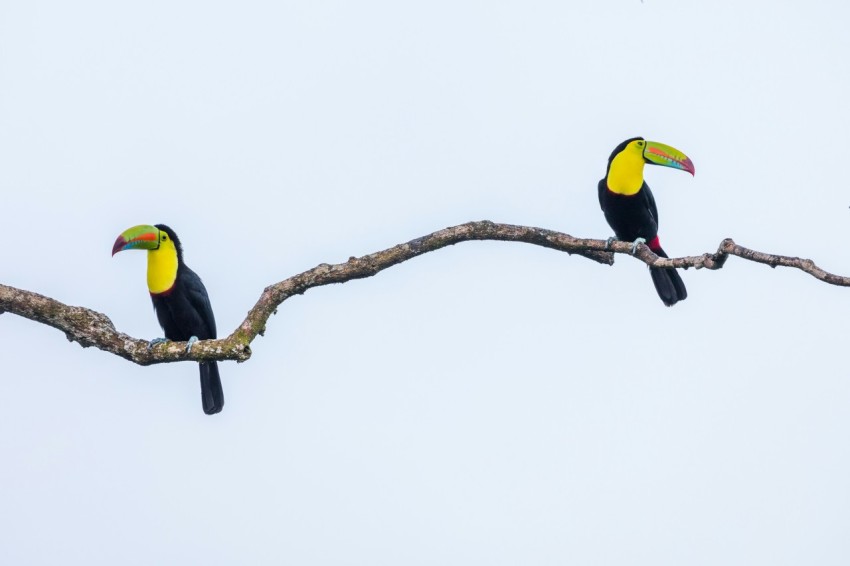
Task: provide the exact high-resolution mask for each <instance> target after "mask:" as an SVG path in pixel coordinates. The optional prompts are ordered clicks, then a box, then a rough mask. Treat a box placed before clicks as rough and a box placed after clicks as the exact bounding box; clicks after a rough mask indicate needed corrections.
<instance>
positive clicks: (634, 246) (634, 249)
mask: <svg viewBox="0 0 850 566" xmlns="http://www.w3.org/2000/svg"><path fill="white" fill-rule="evenodd" d="M645 243H646V240H644V239H643V238H638V239H637V240H635V241H634V242H632V255H635V254H636V253H637V248H638V246H639V245H641V244H645Z"/></svg>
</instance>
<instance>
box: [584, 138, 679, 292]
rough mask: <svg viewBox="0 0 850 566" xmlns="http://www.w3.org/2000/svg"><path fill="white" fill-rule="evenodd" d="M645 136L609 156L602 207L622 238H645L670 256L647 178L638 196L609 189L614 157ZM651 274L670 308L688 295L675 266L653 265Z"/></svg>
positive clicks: (658, 252) (655, 249) (651, 246)
mask: <svg viewBox="0 0 850 566" xmlns="http://www.w3.org/2000/svg"><path fill="white" fill-rule="evenodd" d="M642 139H643V138H632V139H628V140H626V141H624V142H623V143H621V144H620V145H619V146H617V147H616V148H615V149H614V151H613V153H611V157H610V158H609V159H608V171H607V172H606V174H605V178H603V179H601V180H600V181H599V206H601V207H602V212H604V213H605V220H607V221H608V225H609V226H611V228H612V229H613V230H614V234H615V235H616V236H617V239H618V240H622V241H626V242H633V241H635V240H637V239H638V238H643V239H644V240H646V243H647V245H648V246H649V249H651V250H652V251H653V252H654V253H655V254H656V255H658V256H660V257H668V256H667V254H666V253H665V252H664V250H663V249H662V248H661V244H660V242H659V239H658V207H657V206H656V204H655V197H654V196H653V195H652V191H651V190H649V185H647V184H646V181H644V182H643V185H641V188H640V190H639V191H638V192H637V193H635V194H634V195H622V194H617V193H614V192H613V191H611V190H609V188H608V173H609V172H610V170H611V162H612V161H613V159H614V157H615V156H616V155H617V154H618V153H619V152H621V151H623V149H624V148H625V147H626V145H628V144H629V143H630V142H632V141H635V140H642ZM650 275H652V282H653V283H654V284H655V290H656V291H657V292H658V296H659V297H660V298H661V301H662V302H663V303H664V304H665V305H667V306H668V307H669V306H673V305H675V304H676V303H677V302H679V301H682V300H684V299H686V298H687V296H688V291H687V289H685V283H684V282H683V281H682V278H681V277H680V276H679V273H678V272H677V271H676V270H675V269H665V268H658V267H651V268H650Z"/></svg>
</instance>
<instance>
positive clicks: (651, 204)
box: [640, 181, 658, 230]
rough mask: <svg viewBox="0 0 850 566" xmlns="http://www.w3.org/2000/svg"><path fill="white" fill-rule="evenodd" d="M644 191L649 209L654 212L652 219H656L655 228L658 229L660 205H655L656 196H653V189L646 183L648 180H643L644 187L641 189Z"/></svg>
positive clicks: (651, 212)
mask: <svg viewBox="0 0 850 566" xmlns="http://www.w3.org/2000/svg"><path fill="white" fill-rule="evenodd" d="M640 192H641V193H643V196H644V198H646V207H647V208H648V209H649V213H650V214H652V219H653V220H655V229H656V230H657V229H658V207H657V206H656V205H655V196H653V194H652V191H650V190H649V185H647V184H646V181H644V182H643V187H642V188H641V190H640Z"/></svg>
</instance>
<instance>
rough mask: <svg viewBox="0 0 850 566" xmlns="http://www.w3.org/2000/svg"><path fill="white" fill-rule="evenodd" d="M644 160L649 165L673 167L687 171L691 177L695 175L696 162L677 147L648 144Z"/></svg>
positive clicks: (644, 150) (644, 152)
mask: <svg viewBox="0 0 850 566" xmlns="http://www.w3.org/2000/svg"><path fill="white" fill-rule="evenodd" d="M643 158H644V159H645V160H646V162H647V163H652V164H653V165H662V166H664V167H673V168H674V169H681V170H682V171H687V172H688V173H690V174H691V175H693V174H694V162H693V161H691V159H690V157H688V156H687V155H685V154H684V153H682V152H681V151H679V150H678V149H676V148H675V147H672V146H669V145H666V144H663V143H658V142H651V141H648V142H646V146H645V147H644V148H643Z"/></svg>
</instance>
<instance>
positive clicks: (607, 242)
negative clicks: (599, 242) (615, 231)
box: [605, 236, 617, 250]
mask: <svg viewBox="0 0 850 566" xmlns="http://www.w3.org/2000/svg"><path fill="white" fill-rule="evenodd" d="M616 241H617V238H615V237H614V236H611V237H610V238H608V239H607V240H605V249H606V250H608V249H611V244H613V243H614V242H616Z"/></svg>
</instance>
